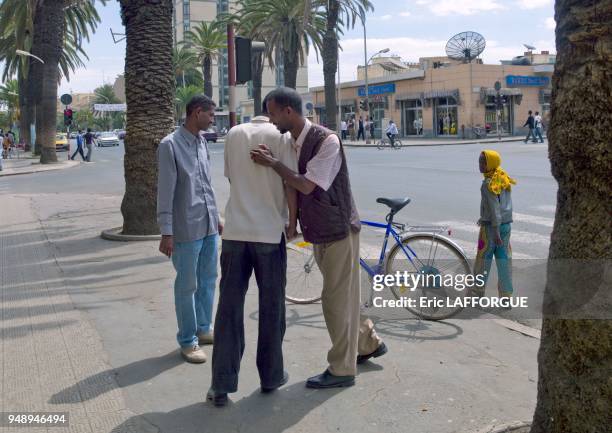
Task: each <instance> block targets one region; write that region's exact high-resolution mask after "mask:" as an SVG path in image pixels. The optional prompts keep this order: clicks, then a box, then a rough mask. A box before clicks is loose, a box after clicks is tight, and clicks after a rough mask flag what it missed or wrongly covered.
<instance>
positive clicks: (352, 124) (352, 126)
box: [348, 116, 357, 141]
mask: <svg viewBox="0 0 612 433" xmlns="http://www.w3.org/2000/svg"><path fill="white" fill-rule="evenodd" d="M348 133H349V137H351V141H355V139H356V137H357V135H356V134H355V116H353V117H351V119H350V120H349V123H348Z"/></svg>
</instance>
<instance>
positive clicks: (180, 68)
mask: <svg viewBox="0 0 612 433" xmlns="http://www.w3.org/2000/svg"><path fill="white" fill-rule="evenodd" d="M172 65H174V75H175V77H176V82H177V83H178V82H179V81H180V82H181V84H182V86H183V87H185V86H186V85H187V80H186V77H187V76H193V72H196V73H197V67H198V56H197V55H196V53H195V52H194V51H193V50H192V49H190V48H186V47H185V46H184V45H183V44H182V43H181V44H179V46H178V47H176V48H174V49H173V50H172Z"/></svg>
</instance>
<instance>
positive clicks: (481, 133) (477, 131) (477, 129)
mask: <svg viewBox="0 0 612 433" xmlns="http://www.w3.org/2000/svg"><path fill="white" fill-rule="evenodd" d="M472 132H473V133H474V136H475V137H476V139H480V138H485V137H486V136H487V131H486V129H485V128H482V127H481V126H480V125H476V126H472Z"/></svg>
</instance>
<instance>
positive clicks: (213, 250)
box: [157, 95, 223, 363]
mask: <svg viewBox="0 0 612 433" xmlns="http://www.w3.org/2000/svg"><path fill="white" fill-rule="evenodd" d="M186 113H187V117H186V120H185V123H184V124H183V125H182V126H180V127H179V128H178V129H176V130H175V131H174V132H173V133H171V134H170V135H168V136H167V137H165V138H164V139H163V140H162V141H161V143H160V144H159V147H158V149H157V160H158V166H159V175H158V182H157V221H158V223H159V227H160V231H161V234H162V240H161V242H160V244H159V251H160V252H161V253H163V254H164V255H166V256H168V257H170V258H171V259H172V264H173V265H174V269H175V270H176V279H175V281H174V307H175V312H176V320H177V324H178V332H177V335H176V339H177V342H178V344H179V346H180V353H181V356H182V357H183V358H184V359H185V360H186V361H187V362H192V363H202V362H206V358H207V357H206V353H204V351H203V350H202V349H201V348H200V345H203V344H212V343H213V329H212V309H213V298H214V294H215V282H216V280H217V237H218V236H217V234H218V233H222V231H223V225H222V224H221V223H220V221H219V213H218V211H217V205H216V201H215V193H214V191H213V189H212V185H211V169H210V152H209V151H208V145H207V143H206V139H205V138H204V137H203V135H202V134H201V131H206V130H207V129H208V127H209V126H210V124H211V123H212V122H213V121H214V119H215V103H214V102H213V101H212V100H211V99H210V98H208V97H207V96H205V95H196V96H194V97H193V98H192V99H191V100H190V101H189V103H188V104H187V108H186Z"/></svg>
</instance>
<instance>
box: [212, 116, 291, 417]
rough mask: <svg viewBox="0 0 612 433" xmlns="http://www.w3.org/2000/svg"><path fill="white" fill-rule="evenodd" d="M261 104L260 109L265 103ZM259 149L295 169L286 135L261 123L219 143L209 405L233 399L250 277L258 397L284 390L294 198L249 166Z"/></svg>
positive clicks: (271, 176)
mask: <svg viewBox="0 0 612 433" xmlns="http://www.w3.org/2000/svg"><path fill="white" fill-rule="evenodd" d="M264 105H265V104H264ZM259 144H266V145H267V146H268V147H269V148H270V149H271V151H272V152H273V153H274V155H276V156H277V157H278V158H279V159H281V160H282V161H283V163H284V164H287V165H288V166H291V167H294V169H297V155H296V153H295V150H293V148H292V146H291V140H290V138H289V137H288V134H281V133H280V132H279V131H278V130H277V129H276V127H275V126H274V125H273V124H271V123H270V122H269V119H268V118H267V117H265V116H257V117H254V118H253V120H252V121H251V122H250V123H245V124H241V125H238V126H235V127H233V128H232V129H230V131H229V133H228V134H227V137H226V140H225V176H226V177H227V178H228V180H229V182H230V197H229V200H228V202H227V206H226V208H225V227H224V231H223V242H222V247H221V283H220V288H219V305H218V307H217V315H216V321H215V331H214V332H215V336H214V338H215V345H214V348H213V362H212V386H211V390H210V391H209V393H208V396H207V398H208V399H209V400H212V401H213V403H214V404H215V406H224V405H225V404H226V403H227V394H228V393H232V392H236V390H237V387H238V371H239V370H240V360H241V358H242V354H243V352H244V323H243V320H244V299H245V295H246V292H247V289H248V286H249V279H250V277H251V274H252V273H253V272H254V273H255V278H256V280H257V286H258V288H259V337H258V341H257V368H258V370H259V377H260V382H261V390H262V392H271V391H274V390H275V389H276V388H278V387H280V386H282V385H284V384H285V383H286V382H287V380H288V374H287V373H286V372H285V370H284V367H283V352H282V342H283V337H284V334H285V285H286V278H287V277H286V273H287V250H286V245H285V239H286V236H288V237H293V236H294V235H295V232H296V225H297V196H296V192H295V190H294V189H293V188H290V187H288V186H286V185H285V184H284V182H283V180H282V179H281V177H280V176H278V175H277V174H276V173H275V172H274V171H273V170H269V169H267V168H266V167H262V166H260V165H258V164H255V163H254V162H253V161H252V160H251V157H250V151H251V150H253V149H258V148H259Z"/></svg>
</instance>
